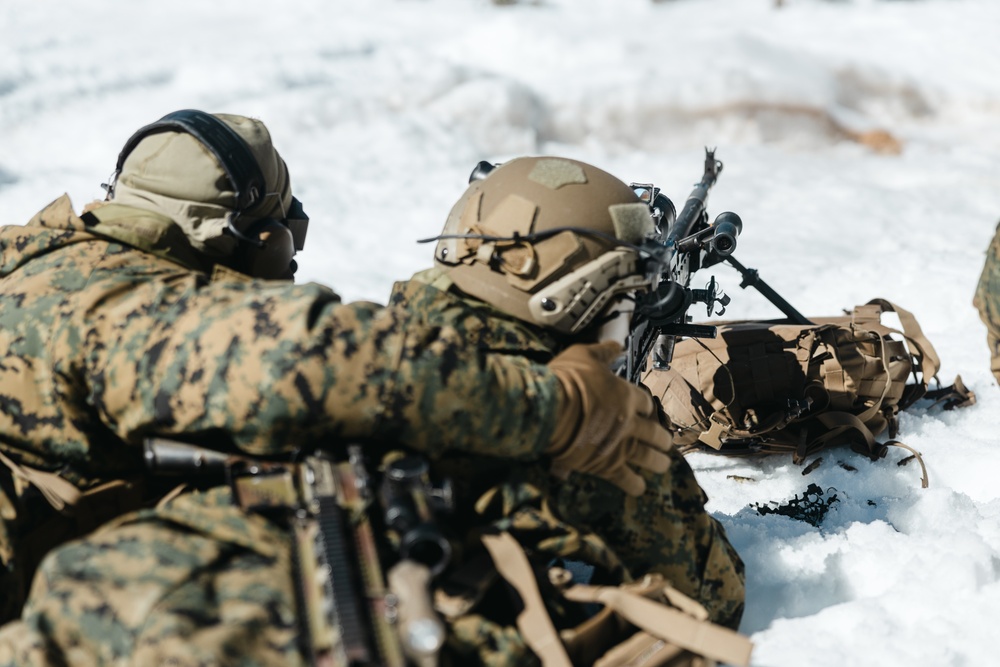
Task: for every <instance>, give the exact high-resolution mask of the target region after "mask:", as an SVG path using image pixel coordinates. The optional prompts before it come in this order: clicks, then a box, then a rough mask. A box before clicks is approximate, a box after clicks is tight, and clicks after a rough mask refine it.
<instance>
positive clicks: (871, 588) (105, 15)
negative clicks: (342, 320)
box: [0, 0, 1000, 665]
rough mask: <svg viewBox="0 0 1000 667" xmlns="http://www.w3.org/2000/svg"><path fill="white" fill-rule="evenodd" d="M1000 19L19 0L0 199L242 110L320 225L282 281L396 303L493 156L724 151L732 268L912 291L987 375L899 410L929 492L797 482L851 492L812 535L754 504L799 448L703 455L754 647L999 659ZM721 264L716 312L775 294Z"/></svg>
mask: <svg viewBox="0 0 1000 667" xmlns="http://www.w3.org/2000/svg"><path fill="white" fill-rule="evenodd" d="M998 28H1000V2H996V0H843V1H839V2H837V1H833V0H783V2H776V1H775V0H662V1H660V2H654V1H652V0H524V1H518V0H505V1H501V0H494V1H492V2H491V1H490V0H363V1H357V0H355V1H349V0H294V2H284V3H278V2H265V1H259V0H213V1H212V2H204V1H203V0H170V1H169V2H162V1H156V2H154V1H151V0H132V1H130V2H127V3H126V2H120V1H115V0H88V2H86V3H80V2H75V1H73V0H4V2H3V3H2V4H0V214H2V222H3V224H19V223H23V222H26V221H27V220H28V219H30V217H31V216H32V215H33V214H34V213H35V212H36V211H38V210H39V209H41V208H42V207H43V206H44V205H45V204H47V203H48V202H49V201H51V200H52V199H54V198H56V197H57V196H59V195H60V194H61V193H63V192H68V193H69V194H70V195H71V196H72V198H73V201H74V203H75V204H76V206H77V208H78V209H79V208H80V207H82V206H83V205H84V204H85V203H87V202H88V201H90V200H92V199H97V198H100V197H102V196H103V192H102V190H101V189H100V183H101V182H102V181H105V180H107V178H108V177H109V175H110V174H111V171H112V169H113V167H114V164H115V160H116V157H117V154H118V151H119V150H120V148H121V146H122V144H123V143H124V142H125V140H126V139H127V138H128V137H129V136H130V135H131V134H132V132H133V131H134V130H136V129H137V128H139V127H140V126H142V125H144V124H146V123H149V122H151V121H153V120H156V119H157V118H159V117H160V116H162V115H164V114H166V113H168V112H170V111H174V110H177V109H182V108H188V107H193V108H199V109H203V110H206V111H210V112H228V113H238V114H243V115H250V116H255V117H258V118H260V119H262V120H263V121H264V122H265V123H266V124H267V125H268V127H269V128H270V130H271V133H272V136H273V139H274V142H275V144H276V146H277V147H278V149H279V151H280V152H281V153H282V155H283V157H284V158H285V160H286V162H287V163H288V165H289V169H290V172H291V176H292V183H293V189H294V191H295V193H296V194H297V195H298V197H299V198H300V199H301V200H302V201H303V203H304V205H305V208H306V210H307V212H308V213H309V214H310V216H311V218H312V220H313V224H312V225H311V227H310V232H309V234H310V238H309V240H308V244H307V247H306V251H305V253H303V254H302V255H300V257H299V260H300V261H299V264H300V267H301V268H300V273H299V278H300V279H302V280H313V281H319V282H323V283H325V284H328V285H331V286H332V287H334V288H335V289H336V290H337V291H338V292H340V293H341V294H342V295H343V296H344V297H345V298H346V299H349V300H354V299H370V300H375V301H380V302H384V301H385V299H386V298H387V296H388V292H389V289H390V287H391V284H392V281H393V280H396V279H401V278H406V277H408V276H409V275H410V274H411V273H412V272H413V271H416V270H418V269H421V268H424V267H426V266H428V265H429V264H430V259H431V252H432V247H431V246H428V245H417V244H416V243H415V240H416V239H419V238H423V237H429V236H433V235H435V234H437V233H438V232H439V231H440V229H441V226H442V225H443V223H444V219H445V217H446V215H447V212H448V210H449V209H450V207H451V205H452V204H453V203H454V201H455V200H456V199H457V198H458V196H459V195H460V194H461V193H462V191H463V190H464V188H465V185H466V183H467V179H468V175H469V172H470V171H471V169H472V168H473V166H474V165H475V164H476V163H477V162H478V161H479V160H489V161H491V162H498V161H504V160H507V159H510V158H512V157H514V156H518V155H526V154H554V155H563V156H567V157H573V158H577V159H581V160H584V161H588V162H592V163H594V164H596V165H598V166H600V167H602V168H604V169H606V170H607V171H610V172H612V173H614V174H615V175H617V176H619V177H620V178H621V179H623V180H625V181H641V182H653V183H655V184H657V185H658V186H660V187H661V188H663V190H664V191H665V193H666V194H667V195H668V196H670V197H671V198H672V199H673V200H674V201H675V203H676V204H677V205H678V207H679V206H680V205H681V204H682V203H683V200H684V199H685V197H686V196H687V193H688V192H689V191H690V189H691V187H692V185H693V184H694V183H695V182H696V181H697V180H698V178H699V176H700V173H701V165H702V160H703V150H704V147H706V146H708V147H715V148H716V149H717V157H718V158H719V159H721V160H722V161H723V162H724V164H725V168H724V171H723V174H722V176H721V177H720V179H719V181H718V183H717V185H716V186H715V188H714V190H713V192H712V195H711V199H710V201H709V211H710V214H711V215H712V216H713V217H714V216H715V215H717V214H718V213H720V212H722V211H724V210H732V211H735V212H737V213H739V214H740V216H741V217H742V218H743V221H744V225H745V226H744V234H743V236H742V237H741V238H740V242H739V249H738V250H737V253H736V256H737V257H738V258H739V259H740V260H741V261H742V262H743V263H744V264H746V265H749V266H752V267H755V268H758V269H759V270H760V272H761V275H762V276H763V277H764V279H765V280H767V281H768V282H769V283H770V284H771V285H772V286H773V287H775V288H776V289H777V290H778V291H779V292H780V293H781V294H782V295H783V296H784V297H785V298H787V299H788V300H789V301H790V302H791V303H792V304H793V305H795V306H796V307H797V308H798V309H799V310H801V311H803V312H804V313H806V314H807V315H834V314H838V313H839V312H840V311H841V310H842V309H844V308H851V307H853V306H854V305H855V304H858V303H864V302H865V301H867V300H868V299H871V298H874V297H885V298H888V299H890V300H892V301H895V302H897V303H898V304H900V305H902V306H903V307H905V308H908V309H910V310H912V311H913V312H914V313H915V314H916V315H917V317H918V319H919V320H920V322H921V324H922V325H923V327H924V331H925V333H926V334H927V335H928V337H929V338H930V340H931V341H932V342H933V343H934V344H935V346H936V347H937V348H938V352H939V354H940V356H941V358H942V363H943V370H942V380H943V381H944V382H945V383H946V384H947V383H950V382H951V378H952V377H953V376H954V374H955V373H957V372H961V373H962V374H963V377H964V378H965V380H966V382H967V383H968V384H969V385H970V386H971V387H972V388H973V389H974V390H976V391H977V393H978V394H979V396H980V403H979V405H977V406H976V407H975V408H971V409H969V410H967V411H964V412H963V413H962V414H960V415H956V414H952V413H948V414H944V413H935V412H933V411H930V412H927V413H926V414H924V413H922V414H919V415H915V416H912V417H911V416H905V417H904V421H903V428H904V432H903V433H901V436H900V437H901V438H902V439H904V440H906V441H907V442H908V443H909V444H910V445H913V446H917V447H919V448H920V449H921V450H922V451H923V452H924V454H925V458H926V459H927V462H928V466H929V468H930V473H931V480H932V488H931V489H929V490H927V491H925V492H921V490H920V489H919V484H918V483H917V482H916V475H915V473H914V471H912V470H909V469H905V468H898V467H897V466H895V465H893V464H891V463H885V462H883V463H882V464H881V465H875V466H870V465H867V464H865V462H863V461H862V465H863V467H862V469H861V471H860V472H857V474H854V475H853V476H852V475H849V474H848V473H846V472H844V469H842V468H840V467H838V466H836V465H832V463H833V462H832V461H831V462H829V463H830V464H831V465H829V466H825V467H820V468H819V469H818V470H817V471H816V472H814V473H812V475H813V477H811V478H810V480H808V481H816V482H817V483H819V484H821V485H824V484H826V485H832V484H836V485H837V488H838V489H841V490H842V492H843V491H846V492H847V496H846V498H847V499H846V500H845V501H844V502H843V504H841V505H840V506H839V507H837V508H836V509H835V511H832V512H831V513H830V516H829V518H828V519H827V520H826V522H825V523H824V525H823V526H821V527H820V528H819V529H815V528H813V527H812V526H807V525H805V524H801V523H796V522H793V521H791V520H790V519H787V518H786V517H775V516H767V517H762V516H760V515H758V514H757V513H756V512H753V511H751V510H750V509H749V508H748V505H749V503H751V502H766V501H769V500H781V499H782V498H789V497H791V496H793V495H794V494H795V493H797V492H801V490H802V489H804V488H805V485H806V481H807V480H803V479H802V477H801V470H800V469H799V468H796V467H794V466H791V465H790V462H788V461H785V460H776V459H771V460H767V461H761V462H755V461H746V460H735V461H734V460H732V459H725V460H721V459H717V458H713V457H708V456H704V455H698V456H695V457H693V458H692V464H693V465H694V466H695V468H696V470H697V471H698V475H699V480H701V481H702V484H703V485H704V486H705V488H706V489H707V490H708V492H709V496H710V497H711V499H712V500H711V504H710V509H712V510H713V511H714V512H715V513H716V515H717V516H719V517H720V519H721V520H722V521H723V523H724V524H725V525H726V527H727V530H729V531H730V534H731V537H733V541H734V543H735V544H736V546H737V547H738V549H739V550H740V552H741V554H743V555H744V558H745V560H747V564H748V572H749V583H748V586H749V588H748V595H749V598H748V611H747V617H746V620H745V621H744V626H743V629H744V631H746V632H748V633H754V639H755V641H756V642H757V644H758V648H757V652H756V654H755V664H759V665H825V664H828V665H867V664H882V665H893V664H899V665H904V664H905V665H915V664H923V665H946V664H950V665H963V664H993V663H994V662H995V656H994V655H993V649H992V647H991V646H990V645H989V643H988V641H987V639H986V635H988V634H990V632H989V631H990V630H991V628H990V626H989V625H988V620H987V619H989V618H994V617H996V615H997V613H998V612H1000V588H998V586H1000V584H998V583H997V582H998V580H1000V534H998V531H1000V528H997V527H996V526H997V525H1000V522H998V521H995V519H996V518H997V517H998V515H1000V505H998V500H997V498H998V497H1000V494H998V493H997V491H996V490H995V487H996V483H995V476H994V475H992V474H991V473H990V470H991V469H992V466H991V465H990V464H992V463H1000V455H997V454H996V452H995V445H996V442H995V441H996V436H995V433H996V420H995V419H994V415H996V410H997V405H998V397H997V393H996V389H997V388H996V385H995V384H994V382H993V379H992V376H991V375H990V374H989V366H988V353H987V350H986V346H985V329H984V328H983V325H982V324H981V323H980V322H979V319H978V316H977V314H976V312H975V310H974V309H973V308H972V306H971V299H972V294H973V290H974V288H975V284H976V280H977V278H978V275H979V271H980V270H981V267H982V261H983V252H984V250H985V248H986V246H987V244H988V243H989V240H990V238H991V236H992V234H993V231H994V227H995V225H996V222H997V220H998V218H1000V46H998V44H1000V42H998V40H997V30H998ZM709 277H710V276H708V275H706V276H704V277H702V276H700V274H699V276H697V277H696V282H699V281H702V278H703V282H707V281H708V279H709ZM716 277H717V279H718V280H719V281H720V282H721V283H722V287H723V289H725V290H726V291H727V292H728V293H729V295H730V296H731V297H732V298H733V303H732V305H731V306H730V309H729V311H728V312H727V317H730V316H731V317H753V318H770V317H776V316H778V313H777V311H775V310H774V308H773V307H771V306H770V304H768V303H767V302H766V301H765V300H764V299H763V298H762V297H760V296H758V295H756V294H754V293H750V292H744V291H742V290H740V289H739V278H738V276H737V275H736V274H735V272H733V271H732V270H730V269H728V268H727V267H719V268H718V269H717V271H716ZM696 286H700V285H696ZM701 314H703V313H698V312H696V313H695V315H696V316H698V315H701ZM735 477H743V478H746V479H749V480H751V482H750V483H746V484H736V483H734V482H733V481H732V480H733V479H734V478H735ZM842 497H844V496H842ZM873 503H874V506H875V507H876V509H872V507H873ZM915 554H920V555H919V557H918V556H915Z"/></svg>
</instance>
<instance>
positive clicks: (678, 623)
mask: <svg viewBox="0 0 1000 667" xmlns="http://www.w3.org/2000/svg"><path fill="white" fill-rule="evenodd" d="M673 592H674V594H675V595H680V592H679V591H673ZM563 595H564V596H566V599H568V600H573V601H574V602H596V603H599V604H603V605H605V606H608V607H611V608H612V609H614V610H615V611H616V612H618V613H619V614H620V615H621V616H622V617H623V618H625V619H626V620H627V621H628V622H629V623H631V624H632V625H635V626H636V627H638V628H640V629H642V630H644V631H645V632H646V633H648V634H650V635H652V636H654V637H658V638H660V639H662V640H664V641H668V642H670V643H671V644H674V645H675V646H679V647H681V648H682V649H684V650H686V651H691V652H692V653H694V654H696V655H703V656H705V657H706V658H709V659H711V660H718V661H719V662H725V663H728V664H731V665H742V666H744V667H745V666H746V665H749V664H750V651H751V649H752V648H753V645H752V644H751V643H750V640H749V639H747V638H746V637H744V636H743V635H741V634H739V633H737V632H734V631H733V630H730V629H729V628H724V627H722V626H720V625H714V624H712V623H709V622H708V621H703V620H699V619H697V618H693V617H691V616H689V615H688V614H685V613H684V612H682V611H679V610H677V609H673V608H672V607H668V606H667V605H665V604H661V603H659V602H657V601H656V600H651V599H650V598H647V597H644V596H642V595H638V594H636V593H633V592H632V591H628V590H625V589H624V588H619V587H617V586H585V585H582V584H578V585H576V586H573V587H571V588H568V589H567V590H565V591H563Z"/></svg>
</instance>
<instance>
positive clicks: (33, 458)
mask: <svg viewBox="0 0 1000 667" xmlns="http://www.w3.org/2000/svg"><path fill="white" fill-rule="evenodd" d="M464 333H465V332H463V331H462V330H460V329H458V328H455V327H453V326H442V325H439V324H431V323H424V322H421V321H420V320H419V319H418V318H416V317H414V316H413V315H412V314H410V313H408V312H407V311H405V310H403V309H398V308H388V309H387V308H382V307H379V306H377V305H375V304H370V303H354V304H341V303H340V300H339V298H338V297H337V295H336V294H334V293H333V292H331V291H330V290H328V289H326V288H323V287H321V286H318V285H315V284H307V285H298V286H296V285H293V284H290V283H285V282H262V281H254V280H250V279H248V278H246V277H245V276H242V275H240V274H237V273H235V272H233V271H231V270H227V269H225V268H224V267H222V266H218V265H217V266H212V265H211V264H207V265H206V264H205V260H204V257H203V256H202V255H200V254H199V253H197V252H195V251H194V250H193V249H192V248H191V247H190V245H189V244H188V243H187V240H186V238H185V236H184V234H183V232H182V231H181V230H179V229H177V227H176V226H175V225H174V224H173V223H172V221H171V220H170V219H169V218H165V217H163V216H160V215H158V214H155V213H151V212H149V211H144V210H140V209H132V208H130V207H127V206H123V205H120V204H114V203H111V204H106V205H97V206H96V207H92V209H91V210H90V211H88V212H86V213H84V214H83V215H82V216H80V217H78V216H77V215H75V214H74V212H73V210H72V206H71V204H70V201H69V199H68V197H65V196H63V197H62V198H59V199H57V200H56V201H55V202H53V203H52V204H51V205H50V206H48V207H47V208H45V209H44V210H43V211H41V212H40V213H39V214H38V215H37V216H36V217H35V218H34V219H33V220H32V221H31V222H30V223H29V224H28V225H26V226H10V227H4V228H2V229H0V452H2V453H3V454H5V456H7V457H8V459H9V460H11V461H13V462H14V464H15V465H16V464H21V465H24V466H31V467H32V468H34V469H38V470H43V471H57V472H58V474H59V476H60V477H61V478H63V479H65V480H68V481H69V482H71V483H72V484H73V485H74V486H75V487H76V488H78V489H81V490H85V491H86V490H92V489H100V488H102V485H103V484H105V483H107V482H109V481H110V480H130V481H132V482H138V483H137V484H133V485H132V486H131V487H129V488H133V489H135V488H136V487H138V489H139V490H140V491H143V492H145V496H146V500H147V501H148V500H150V499H153V500H155V499H156V498H157V497H158V496H159V495H160V494H161V492H160V491H159V490H156V489H152V485H151V484H150V483H149V480H148V479H145V477H144V474H143V473H144V467H143V459H142V452H141V449H140V445H141V442H142V440H143V438H144V437H146V436H148V435H153V434H157V435H163V436H177V437H179V438H180V439H183V440H186V441H189V442H196V443H201V444H204V445H206V446H210V447H212V448H215V449H223V450H226V449H229V450H234V451H243V452H247V453H250V454H254V455H266V454H275V453H281V452H289V451H292V450H293V449H296V448H298V447H309V446H313V445H323V444H325V443H329V442H333V441H339V442H344V441H346V440H361V441H364V442H368V443H378V442H392V443H400V444H404V445H408V446H410V447H413V448H415V449H418V450H421V451H424V452H427V453H429V454H431V455H438V454H440V453H441V452H443V451H444V450H445V449H446V448H448V449H452V450H459V451H466V452H470V453H477V454H488V455H499V456H503V457H506V458H513V459H529V460H533V459H536V458H537V457H538V455H539V453H540V452H541V451H542V450H543V449H544V447H545V445H546V444H547V442H548V439H549V437H550V435H551V431H552V428H553V426H552V425H553V422H554V414H555V412H556V410H557V409H558V407H559V405H558V404H559V401H560V400H561V399H560V393H559V389H558V381H557V380H556V379H555V378H554V377H553V376H552V374H551V373H550V372H548V371H547V370H546V369H545V367H544V366H541V365H539V364H538V363H536V362H533V361H531V360H529V359H527V358H525V357H520V356H518V357H515V356H510V355H505V354H498V353H494V352H493V351H491V350H489V349H486V348H482V347H478V346H475V345H469V344H468V343H467V342H466V340H465V338H464ZM474 405H482V406H488V408H489V409H484V410H481V411H476V412H473V411H470V410H468V406H474ZM0 470H2V471H3V473H0V479H3V487H2V488H0V511H2V512H0V517H2V521H0V557H2V559H3V565H4V567H5V569H4V571H3V574H0V577H5V578H4V579H3V582H2V583H3V584H4V593H5V596H4V597H5V602H9V601H10V600H11V598H12V597H13V596H11V595H9V594H8V593H9V591H11V590H12V589H11V587H10V586H14V585H16V584H18V583H23V581H24V577H25V576H26V574H25V573H26V572H28V571H30V569H31V568H32V567H33V565H34V563H31V562H27V563H26V562H25V561H26V560H28V561H30V559H31V558H32V557H40V555H41V554H42V553H44V552H45V551H46V550H47V549H48V548H49V547H51V546H54V545H52V544H46V545H44V546H42V547H39V548H38V549H37V550H36V553H33V554H28V556H27V558H23V557H22V556H25V553H24V551H23V550H19V549H20V547H21V546H23V544H24V542H23V541H22V538H25V537H26V536H28V534H29V533H30V532H31V531H30V530H29V529H30V528H32V527H37V526H39V525H41V523H42V522H43V521H47V520H49V518H51V517H52V516H54V515H55V516H58V515H56V513H55V512H54V511H52V510H51V508H50V507H49V504H48V503H46V502H45V501H44V500H43V499H41V498H39V497H37V496H38V489H35V488H30V487H29V488H28V489H26V490H25V489H24V488H19V489H14V483H13V481H12V477H11V476H10V475H8V474H6V472H7V471H6V468H0ZM227 493H228V492H227V491H226V490H222V489H216V490H210V491H207V492H204V493H200V492H199V493H187V494H183V495H181V496H179V497H177V498H174V499H173V500H170V501H169V502H166V503H165V504H163V505H162V506H160V507H159V508H157V509H146V510H142V511H140V512H139V513H138V514H131V515H127V516H125V517H124V518H122V519H120V521H119V523H117V524H111V525H108V526H105V527H104V528H102V529H100V530H99V531H98V532H96V533H95V534H93V535H91V536H90V537H87V538H85V539H83V540H82V541H76V542H71V543H69V544H68V545H67V546H64V547H62V548H60V549H58V550H56V551H55V552H54V553H50V555H49V556H48V557H47V559H46V561H45V562H44V564H43V565H42V566H41V568H40V571H39V576H38V577H37V579H36V582H35V585H34V590H33V592H32V595H31V600H30V601H29V602H28V604H27V606H26V607H25V612H24V614H23V620H22V621H20V622H17V623H12V624H9V625H7V626H5V628H4V629H3V631H2V632H0V664H11V663H13V664H22V663H31V664H34V663H39V664H63V663H64V662H69V663H72V664H105V663H107V662H111V661H114V660H119V659H122V658H124V657H127V656H132V658H133V659H135V660H136V661H138V662H140V663H143V664H147V663H148V664H154V663H157V662H159V660H158V659H157V658H156V656H158V655H171V656H174V657H177V664H204V663H208V662H211V663H213V664H215V663H216V662H217V661H218V660H222V658H220V657H219V656H224V657H231V658H232V660H233V661H237V658H238V657H239V656H243V657H244V658H246V656H248V655H252V656H253V659H252V660H251V659H247V661H244V662H241V663H240V664H272V663H273V664H279V663H280V664H295V662H296V661H297V660H299V658H298V657H297V653H296V652H295V646H294V642H293V641H292V636H293V635H294V632H295V630H294V628H293V622H294V619H293V615H292V614H291V611H290V610H291V609H292V603H291V601H290V598H289V595H290V593H289V591H290V586H291V583H290V574H289V569H288V568H287V567H286V565H287V560H288V543H287V537H285V535H284V534H283V532H282V531H277V530H275V528H274V526H271V525H269V524H267V522H265V521H263V520H261V519H260V518H259V517H252V516H246V515H244V514H243V513H242V512H241V511H240V510H239V509H238V508H236V507H233V506H232V505H231V504H230V503H229V502H228V501H227V495H226V494H227ZM95 496H97V497H102V496H101V494H100V493H96V494H95ZM127 505H128V503H125V505H124V506H126V507H127ZM15 510H16V518H15ZM120 510H121V508H118V509H115V510H110V511H108V512H107V515H102V513H101V512H99V511H95V510H92V509H88V510H87V511H86V512H80V516H78V517H77V520H76V521H75V523H74V520H73V518H72V517H69V519H70V520H69V523H70V525H69V526H68V527H65V526H64V527H63V528H62V529H61V530H62V531H63V532H62V533H61V534H60V535H59V536H58V539H56V540H54V541H55V542H59V541H61V540H62V539H65V538H68V537H71V536H72V535H73V534H74V533H75V534H83V533H85V532H87V531H88V530H89V529H90V528H92V527H93V525H92V524H96V523H101V522H102V521H103V520H104V519H106V518H107V517H108V516H114V515H116V514H119V513H120ZM36 532H37V531H36ZM51 532H52V533H53V534H55V532H56V531H51ZM29 541H30V540H29ZM15 567H20V568H21V569H20V570H18V571H15V570H14V569H13V568H15ZM10 582H13V583H10ZM126 586H127V588H126ZM14 608H15V609H16V607H14ZM8 611H10V610H8ZM261 647H264V648H261ZM258 649H259V650H258ZM157 651H163V652H162V653H157ZM138 656H142V657H143V659H142V660H139V659H138ZM146 658H148V660H147V659H146Z"/></svg>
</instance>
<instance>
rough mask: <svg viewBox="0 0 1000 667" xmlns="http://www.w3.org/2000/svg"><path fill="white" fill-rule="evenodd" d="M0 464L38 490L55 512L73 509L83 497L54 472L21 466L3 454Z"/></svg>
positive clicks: (1, 454)
mask: <svg viewBox="0 0 1000 667" xmlns="http://www.w3.org/2000/svg"><path fill="white" fill-rule="evenodd" d="M0 463H3V464H4V465H5V466H7V467H8V468H10V472H11V474H13V475H14V477H16V478H18V479H21V480H23V481H25V482H28V483H29V484H31V485H32V486H34V487H35V488H36V489H38V490H39V491H40V492H41V494H42V495H43V496H45V500H47V501H48V502H49V504H50V505H52V507H53V508H55V509H56V511H59V512H62V511H64V510H66V509H67V508H73V507H75V506H76V504H77V503H78V502H80V496H82V495H83V493H82V492H81V491H80V489H78V488H76V487H75V486H73V485H72V484H70V483H69V482H67V481H66V480H65V479H63V478H62V477H60V476H59V475H57V474H56V473H54V472H48V471H45V470H37V469H35V468H31V467H28V466H22V465H20V464H19V463H17V462H15V461H14V460H13V459H10V458H8V457H7V456H5V455H4V453H3V452H0Z"/></svg>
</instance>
